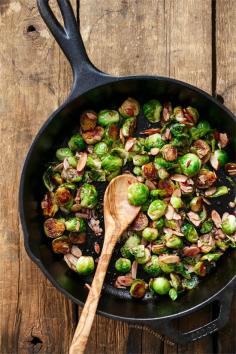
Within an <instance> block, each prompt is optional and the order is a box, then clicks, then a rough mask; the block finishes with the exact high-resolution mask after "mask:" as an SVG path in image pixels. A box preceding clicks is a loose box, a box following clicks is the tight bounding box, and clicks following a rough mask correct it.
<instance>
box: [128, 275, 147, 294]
mask: <svg viewBox="0 0 236 354" xmlns="http://www.w3.org/2000/svg"><path fill="white" fill-rule="evenodd" d="M145 292H146V284H145V282H144V281H143V280H142V279H135V280H134V281H133V283H132V284H131V287H130V295H131V296H132V297H134V298H137V299H140V298H142V297H144V295H145Z"/></svg>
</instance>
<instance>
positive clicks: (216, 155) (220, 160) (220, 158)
mask: <svg viewBox="0 0 236 354" xmlns="http://www.w3.org/2000/svg"><path fill="white" fill-rule="evenodd" d="M228 160H229V158H228V154H227V152H226V151H225V150H215V151H214V152H213V153H212V154H211V158H210V162H211V165H212V167H213V168H214V169H215V170H218V169H219V168H220V167H223V166H224V165H225V164H226V163H227V162H228Z"/></svg>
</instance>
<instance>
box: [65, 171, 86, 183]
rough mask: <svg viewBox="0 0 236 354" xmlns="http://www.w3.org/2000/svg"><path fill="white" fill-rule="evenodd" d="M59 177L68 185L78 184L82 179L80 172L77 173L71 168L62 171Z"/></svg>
mask: <svg viewBox="0 0 236 354" xmlns="http://www.w3.org/2000/svg"><path fill="white" fill-rule="evenodd" d="M61 176H62V178H63V179H64V180H66V182H69V183H76V182H80V181H81V180H82V178H83V174H82V173H81V172H78V171H77V170H76V169H75V168H71V167H70V168H67V169H66V170H65V169H64V170H63V171H62V174H61Z"/></svg>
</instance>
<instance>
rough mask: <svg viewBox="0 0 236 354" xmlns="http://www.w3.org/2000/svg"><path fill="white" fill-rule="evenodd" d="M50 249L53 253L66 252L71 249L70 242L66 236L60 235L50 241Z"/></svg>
mask: <svg viewBox="0 0 236 354" xmlns="http://www.w3.org/2000/svg"><path fill="white" fill-rule="evenodd" d="M52 250H53V252H54V253H59V254H67V253H69V252H70V250H71V243H70V240H69V237H68V236H61V237H58V238H55V239H54V240H53V241H52Z"/></svg>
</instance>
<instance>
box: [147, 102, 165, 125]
mask: <svg viewBox="0 0 236 354" xmlns="http://www.w3.org/2000/svg"><path fill="white" fill-rule="evenodd" d="M143 112H144V115H145V117H146V118H147V119H148V120H149V122H151V123H156V122H159V121H160V118H161V112H162V105H161V104H160V102H159V101H158V100H150V101H148V102H147V103H145V104H144V105H143Z"/></svg>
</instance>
